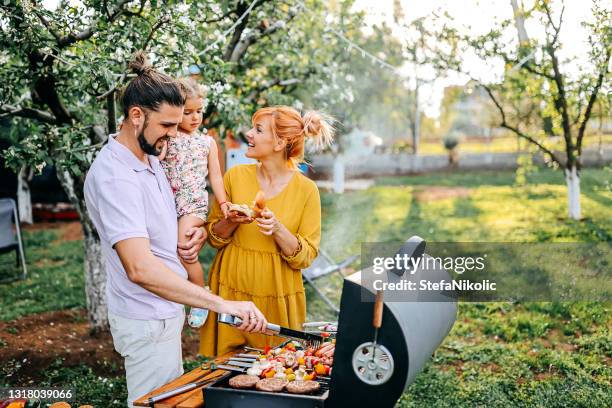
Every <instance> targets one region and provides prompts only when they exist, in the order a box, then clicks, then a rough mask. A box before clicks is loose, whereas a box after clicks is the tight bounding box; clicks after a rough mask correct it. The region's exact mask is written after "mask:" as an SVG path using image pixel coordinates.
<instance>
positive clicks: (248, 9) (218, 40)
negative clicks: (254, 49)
mask: <svg viewBox="0 0 612 408" xmlns="http://www.w3.org/2000/svg"><path fill="white" fill-rule="evenodd" d="M257 1H258V0H253V2H252V3H251V4H250V5H249V7H248V8H247V9H246V10H245V12H244V13H242V15H241V16H240V17H238V20H236V21H235V22H234V24H232V26H231V27H230V28H228V29H227V30H225V31H224V32H223V34H221V36H219V38H217V39H216V40H215V41H213V42H212V43H210V44H208V45H207V46H206V48H204V50H203V51H202V52H200V53H199V54H198V55H199V56H202V55H204V54H206V53H207V52H208V51H210V50H211V48H212V47H214V46H215V45H217V44H218V43H220V42H221V40H225V38H226V37H227V36H228V34H229V33H231V32H232V31H234V29H235V28H236V27H238V24H240V23H241V22H242V20H244V18H245V17H246V16H247V15H248V14H249V13H250V12H251V10H253V7H255V4H257Z"/></svg>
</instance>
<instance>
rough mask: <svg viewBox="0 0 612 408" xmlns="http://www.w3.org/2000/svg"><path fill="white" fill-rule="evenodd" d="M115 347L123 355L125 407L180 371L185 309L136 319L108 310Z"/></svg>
mask: <svg viewBox="0 0 612 408" xmlns="http://www.w3.org/2000/svg"><path fill="white" fill-rule="evenodd" d="M108 321H109V323H110V329H111V334H112V336H113V344H114V345H115V350H117V352H118V353H119V354H121V356H122V357H123V359H124V363H125V379H126V382H127V389H128V401H127V402H128V404H127V405H128V407H130V408H131V407H133V406H134V405H133V402H134V400H136V399H138V398H140V397H142V396H143V395H145V394H147V393H149V392H151V391H153V390H154V389H156V388H158V387H160V386H162V385H164V384H166V383H168V382H170V381H172V380H174V379H175V378H177V377H180V376H181V375H182V374H183V353H182V349H181V331H182V330H183V324H184V322H185V311H184V309H182V311H181V314H180V315H179V316H177V317H174V318H171V319H163V320H136V319H128V318H126V317H121V316H117V315H115V314H113V313H110V312H109V313H108Z"/></svg>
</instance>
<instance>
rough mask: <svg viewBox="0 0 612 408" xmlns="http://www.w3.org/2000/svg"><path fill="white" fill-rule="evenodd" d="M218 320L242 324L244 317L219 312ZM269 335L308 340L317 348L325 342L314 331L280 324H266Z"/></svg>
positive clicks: (230, 323) (309, 343) (233, 324)
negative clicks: (300, 329)
mask: <svg viewBox="0 0 612 408" xmlns="http://www.w3.org/2000/svg"><path fill="white" fill-rule="evenodd" d="M217 321H218V322H220V323H225V324H229V325H230V326H240V325H241V324H242V319H241V318H239V317H237V316H232V315H230V314H227V313H221V314H219V317H218V318H217ZM265 334H267V335H268V336H280V337H286V338H290V339H297V340H306V342H307V343H308V345H309V346H312V347H314V348H317V347H319V346H320V345H321V343H323V341H324V338H323V337H322V336H319V335H318V334H314V333H306V332H303V331H299V330H293V329H289V328H287V327H281V326H279V325H278V324H274V323H268V325H267V326H266V332H265Z"/></svg>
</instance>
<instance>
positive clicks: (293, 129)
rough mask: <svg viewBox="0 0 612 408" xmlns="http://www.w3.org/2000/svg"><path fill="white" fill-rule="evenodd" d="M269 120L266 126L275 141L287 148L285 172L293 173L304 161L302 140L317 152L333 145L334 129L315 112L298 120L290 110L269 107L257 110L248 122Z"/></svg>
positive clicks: (293, 110)
mask: <svg viewBox="0 0 612 408" xmlns="http://www.w3.org/2000/svg"><path fill="white" fill-rule="evenodd" d="M264 116H270V119H271V121H270V126H271V128H272V134H273V135H274V137H275V138H278V139H281V140H285V141H286V142H287V147H286V149H285V157H286V159H287V165H288V166H289V168H292V169H297V166H298V164H300V163H301V162H302V161H303V160H304V146H305V141H306V138H307V137H308V138H310V139H312V141H313V142H314V145H315V146H316V147H317V148H318V149H323V148H325V147H326V146H329V145H330V144H331V143H332V142H333V138H334V129H333V126H332V125H331V119H328V118H326V117H325V116H324V115H323V114H321V113H319V112H316V111H308V112H306V113H305V114H304V116H301V115H300V113H299V112H298V111H297V110H295V109H293V108H292V107H290V106H270V107H267V108H261V109H258V110H257V112H255V114H254V115H253V118H252V122H253V124H255V122H256V121H257V120H258V119H260V118H262V117H264Z"/></svg>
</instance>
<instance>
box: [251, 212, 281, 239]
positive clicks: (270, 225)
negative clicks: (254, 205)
mask: <svg viewBox="0 0 612 408" xmlns="http://www.w3.org/2000/svg"><path fill="white" fill-rule="evenodd" d="M255 221H257V226H258V227H259V231H260V232H261V233H262V234H264V235H272V234H274V233H276V232H278V231H280V229H281V226H282V224H281V222H280V221H279V220H278V219H277V218H276V216H275V215H274V213H273V212H272V211H270V209H268V208H264V210H263V211H262V212H261V217H260V218H256V219H255Z"/></svg>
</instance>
